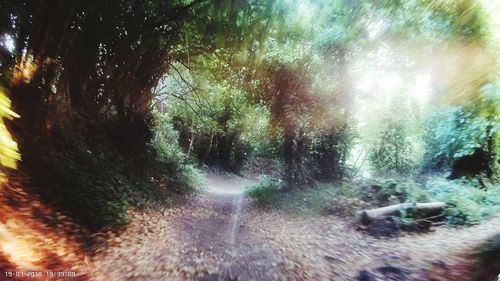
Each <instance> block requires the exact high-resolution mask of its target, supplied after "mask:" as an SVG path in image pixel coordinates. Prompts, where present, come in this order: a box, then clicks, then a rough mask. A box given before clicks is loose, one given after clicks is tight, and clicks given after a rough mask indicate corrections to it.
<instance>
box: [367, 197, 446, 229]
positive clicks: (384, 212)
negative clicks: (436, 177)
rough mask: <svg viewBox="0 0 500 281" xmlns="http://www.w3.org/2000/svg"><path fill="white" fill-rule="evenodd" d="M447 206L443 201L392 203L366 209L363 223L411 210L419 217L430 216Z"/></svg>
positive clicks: (439, 212) (440, 211) (437, 213)
mask: <svg viewBox="0 0 500 281" xmlns="http://www.w3.org/2000/svg"><path fill="white" fill-rule="evenodd" d="M445 207H446V203H443V202H431V203H416V204H411V203H402V204H396V205H391V206H387V207H382V208H377V209H372V210H364V211H363V213H361V223H362V224H364V225H369V224H370V223H372V222H373V221H375V220H377V219H380V218H382V217H386V216H400V215H401V212H402V211H407V212H411V213H412V214H415V215H417V216H419V217H424V218H425V217H429V216H436V215H439V214H441V213H442V212H443V211H444V208H445Z"/></svg>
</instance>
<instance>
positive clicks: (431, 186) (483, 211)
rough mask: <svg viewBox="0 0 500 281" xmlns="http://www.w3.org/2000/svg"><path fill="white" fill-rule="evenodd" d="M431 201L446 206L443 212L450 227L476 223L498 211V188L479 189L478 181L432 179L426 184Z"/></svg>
mask: <svg viewBox="0 0 500 281" xmlns="http://www.w3.org/2000/svg"><path fill="white" fill-rule="evenodd" d="M426 188H427V193H428V197H429V198H430V199H431V200H435V201H442V202H445V203H447V204H448V207H447V209H446V211H445V214H446V218H447V220H448V222H449V223H450V224H452V225H463V224H465V225H470V224H474V223H478V222H480V221H482V220H484V219H486V218H488V217H490V216H491V215H493V214H494V213H497V212H499V211H500V187H498V186H497V185H496V186H490V187H489V188H487V189H484V188H482V187H481V184H480V183H479V182H478V180H465V179H463V180H454V181H448V180H443V179H432V180H429V181H428V182H427V183H426Z"/></svg>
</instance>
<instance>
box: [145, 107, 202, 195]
mask: <svg viewBox="0 0 500 281" xmlns="http://www.w3.org/2000/svg"><path fill="white" fill-rule="evenodd" d="M151 145H152V147H153V148H154V151H155V154H156V158H157V160H158V165H159V166H160V167H162V168H163V169H164V170H163V171H162V172H161V176H162V177H164V178H165V180H166V181H167V182H168V183H169V186H170V187H171V188H173V189H175V190H178V191H189V190H192V189H193V188H195V187H196V186H199V185H200V184H201V182H202V175H201V173H200V172H199V170H198V169H197V168H196V165H195V160H194V159H192V158H190V157H189V156H188V155H186V153H184V151H182V148H181V147H180V146H179V132H177V131H176V130H175V129H174V127H173V124H172V121H171V120H170V118H169V117H168V116H166V115H164V114H160V113H158V112H156V114H155V122H154V137H153V140H152V142H151Z"/></svg>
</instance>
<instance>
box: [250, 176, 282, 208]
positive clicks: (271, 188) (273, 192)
mask: <svg viewBox="0 0 500 281" xmlns="http://www.w3.org/2000/svg"><path fill="white" fill-rule="evenodd" d="M246 195H248V196H250V197H252V198H254V199H255V200H256V201H257V203H258V204H259V205H261V206H272V205H273V204H274V203H277V201H278V200H279V197H280V196H281V185H280V182H278V181H277V180H274V179H272V178H270V177H268V176H264V177H262V178H261V180H260V182H258V183H257V184H255V185H252V186H250V187H249V188H248V189H247V191H246Z"/></svg>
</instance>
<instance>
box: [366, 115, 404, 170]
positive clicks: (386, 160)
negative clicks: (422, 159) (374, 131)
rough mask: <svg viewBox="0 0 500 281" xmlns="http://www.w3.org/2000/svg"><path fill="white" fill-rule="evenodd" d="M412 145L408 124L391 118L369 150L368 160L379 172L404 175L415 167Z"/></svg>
mask: <svg viewBox="0 0 500 281" xmlns="http://www.w3.org/2000/svg"><path fill="white" fill-rule="evenodd" d="M411 147H412V146H411V143H410V141H409V140H408V136H407V132H406V124H404V123H403V121H393V120H389V121H388V122H387V127H386V128H385V129H384V130H383V131H382V133H381V135H380V138H379V140H378V141H377V142H376V144H375V145H374V146H373V147H371V149H370V150H369V152H368V160H369V161H370V164H371V167H372V169H373V170H374V171H375V172H376V173H377V174H382V175H391V174H392V175H404V174H407V173H408V172H410V171H411V169H412V167H413V161H412V159H411V154H412V150H411Z"/></svg>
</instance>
